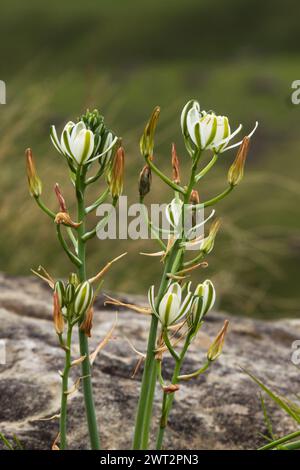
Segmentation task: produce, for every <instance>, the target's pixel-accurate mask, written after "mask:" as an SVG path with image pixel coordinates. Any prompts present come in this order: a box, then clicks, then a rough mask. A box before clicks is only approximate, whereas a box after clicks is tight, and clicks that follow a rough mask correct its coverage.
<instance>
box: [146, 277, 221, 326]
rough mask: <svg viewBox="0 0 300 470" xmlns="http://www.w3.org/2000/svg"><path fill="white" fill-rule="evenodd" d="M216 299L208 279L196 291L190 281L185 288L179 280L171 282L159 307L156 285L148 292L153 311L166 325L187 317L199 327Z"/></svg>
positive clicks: (190, 322) (189, 321) (188, 320)
mask: <svg viewBox="0 0 300 470" xmlns="http://www.w3.org/2000/svg"><path fill="white" fill-rule="evenodd" d="M215 299H216V294H215V288H214V286H213V283H212V282H211V281H210V280H208V279H207V280H206V281H204V282H203V283H202V284H198V285H197V287H196V289H195V290H194V292H192V291H191V283H190V282H189V283H188V284H187V285H186V286H184V288H182V287H181V286H180V284H179V283H178V282H173V283H170V285H169V287H168V289H167V290H166V292H165V294H164V296H163V298H162V299H161V301H160V303H159V306H158V309H156V307H155V294H154V286H151V287H150V289H149V292H148V300H149V304H150V308H151V311H152V312H153V313H154V314H155V315H156V316H157V318H158V319H159V321H160V322H161V324H162V325H163V326H164V327H168V326H171V325H174V324H175V323H176V322H177V321H178V320H182V319H184V317H186V320H187V322H188V323H189V324H190V325H191V326H192V325H193V327H194V328H197V326H198V325H199V324H200V322H201V321H202V319H203V318H204V315H205V314H206V313H207V312H208V311H209V310H210V309H211V308H212V307H213V305H214V303H215Z"/></svg>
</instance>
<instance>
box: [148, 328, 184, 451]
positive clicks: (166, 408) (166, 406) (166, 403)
mask: <svg viewBox="0 0 300 470" xmlns="http://www.w3.org/2000/svg"><path fill="white" fill-rule="evenodd" d="M190 341H191V334H188V336H187V337H186V340H185V343H184V346H183V348H182V350H181V352H180V355H179V356H178V357H177V358H176V360H175V368H174V372H173V376H172V380H171V383H172V384H173V385H175V384H177V383H178V377H179V374H180V370H181V366H182V363H183V360H184V357H185V354H186V352H187V350H188V347H189V345H190ZM174 395H175V393H172V394H171V395H170V394H166V392H164V394H163V402H162V411H161V418H160V424H159V429H158V433H157V439H156V450H161V448H162V444H163V439H164V434H165V429H166V427H167V424H168V417H169V414H170V411H171V408H172V405H173V401H174Z"/></svg>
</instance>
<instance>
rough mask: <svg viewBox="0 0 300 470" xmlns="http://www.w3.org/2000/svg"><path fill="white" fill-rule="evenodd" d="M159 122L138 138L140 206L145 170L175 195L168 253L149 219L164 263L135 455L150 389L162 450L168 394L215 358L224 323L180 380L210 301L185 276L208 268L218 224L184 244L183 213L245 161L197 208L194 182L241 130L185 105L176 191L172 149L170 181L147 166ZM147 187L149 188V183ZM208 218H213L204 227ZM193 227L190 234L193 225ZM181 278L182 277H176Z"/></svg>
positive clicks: (146, 427) (145, 436)
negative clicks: (168, 361)
mask: <svg viewBox="0 0 300 470" xmlns="http://www.w3.org/2000/svg"><path fill="white" fill-rule="evenodd" d="M154 116H155V118H156V119H155V125H152V126H151V123H153V117H154ZM157 117H158V116H157V114H156V113H155V111H154V113H153V114H152V117H151V118H150V121H149V123H148V124H147V125H146V128H145V131H144V134H143V137H142V139H141V154H142V156H143V157H144V158H145V160H146V167H144V169H143V170H142V173H141V176H140V184H139V192H140V200H141V201H143V199H144V196H145V195H146V194H147V193H148V192H149V190H150V186H147V185H146V184H145V183H144V179H145V176H147V172H149V169H150V170H152V172H153V173H154V174H156V175H157V176H158V177H159V178H160V179H161V180H162V181H163V182H164V183H165V184H167V185H168V186H169V187H170V188H172V189H173V190H174V192H175V198H174V199H173V201H172V202H171V203H170V204H169V205H168V206H167V210H166V217H167V219H168V221H169V222H170V225H171V226H172V228H171V230H170V235H169V242H168V245H167V246H164V244H163V242H162V240H161V238H160V236H159V233H160V232H159V230H155V228H154V227H153V225H152V223H151V220H149V221H148V224H149V227H150V229H151V230H152V231H153V230H154V231H155V232H156V239H157V241H158V242H159V244H160V246H161V247H163V250H164V251H163V253H164V254H163V257H162V260H163V263H164V270H163V273H162V277H161V281H160V286H159V290H158V293H157V296H156V297H155V294H154V286H152V287H151V288H150V290H149V304H150V308H151V311H152V315H151V324H150V331H149V337H148V346H147V354H146V359H145V366H144V372H143V378H142V385H141V393H140V398H139V403H138V409H137V416H136V427H135V434H134V440H133V448H134V449H148V446H149V433H150V428H151V421H152V411H153V400H154V393H155V386H156V383H157V382H159V383H160V385H161V387H162V390H163V397H162V410H161V419H160V425H159V429H158V433H157V440H156V448H157V449H161V448H162V446H163V438H164V433H165V429H166V426H167V422H168V417H169V414H170V412H171V409H172V404H173V401H174V395H175V393H176V391H177V390H178V388H179V385H178V382H179V381H180V380H190V379H192V378H194V377H197V376H198V375H200V374H201V373H204V372H205V371H206V370H207V369H208V367H209V365H210V363H211V362H212V361H213V360H215V359H217V357H218V356H219V355H220V354H221V351H222V347H223V343H224V337H225V333H226V329H227V323H226V324H225V325H224V327H223V329H222V330H221V332H220V333H219V335H218V336H217V338H216V340H215V342H214V343H213V344H212V346H211V348H210V350H209V351H208V356H207V359H206V362H205V364H204V366H201V367H200V368H199V369H198V370H197V371H196V372H194V373H191V374H186V375H184V376H181V375H180V371H181V367H182V364H183V362H184V358H185V355H186V353H187V351H188V348H189V346H190V344H191V342H192V341H193V339H194V338H195V336H196V335H197V333H198V331H199V329H200V328H201V326H202V324H203V321H204V317H205V315H206V314H207V312H208V311H209V310H210V309H211V308H212V307H213V304H214V301H215V290H214V287H213V284H212V283H211V281H209V280H206V281H205V282H204V283H203V284H199V285H198V286H197V288H196V289H195V291H194V292H193V291H191V283H186V282H185V278H186V274H188V273H189V272H190V271H193V270H195V269H196V268H198V267H200V266H201V267H205V265H207V263H205V262H203V261H202V259H203V257H204V256H206V255H207V254H209V253H210V252H211V251H212V249H213V247H214V242H215V238H216V234H217V232H218V229H219V226H220V222H219V221H218V220H217V221H215V222H214V223H213V225H212V227H211V230H210V233H209V235H208V236H207V237H206V238H204V239H202V238H201V237H199V238H197V237H196V238H194V239H192V240H190V239H189V237H188V234H187V233H186V231H185V218H186V207H187V206H188V205H190V207H191V211H192V214H193V217H194V213H195V210H197V209H198V208H200V207H201V208H205V207H209V206H213V205H215V204H216V203H217V202H219V201H220V200H222V199H223V198H225V197H226V196H227V195H228V194H229V193H230V192H231V191H232V190H233V188H234V187H235V186H236V180H237V179H239V180H240V179H241V175H242V172H243V167H244V160H245V154H246V151H243V150H241V149H240V150H239V153H238V155H239V156H238V157H237V159H236V161H235V163H234V164H233V169H231V170H230V172H229V176H228V181H229V186H228V188H226V189H225V190H224V191H223V192H222V193H220V194H218V195H216V196H214V197H212V198H211V199H209V200H207V201H203V202H201V203H200V202H199V195H198V192H197V190H196V185H197V182H198V181H199V180H200V179H202V178H203V177H204V176H205V175H206V174H207V173H208V172H209V171H210V170H211V169H212V168H213V166H214V165H215V163H216V162H217V160H218V156H219V154H221V153H223V152H225V151H226V150H229V149H230V148H234V147H236V146H238V145H240V144H241V143H240V142H239V143H237V144H231V145H230V146H229V145H228V144H229V141H231V140H232V139H233V137H234V136H235V135H236V134H237V133H238V132H239V131H240V129H241V126H239V127H238V128H237V129H236V131H234V132H231V130H230V125H229V120H228V118H227V117H226V116H216V115H214V114H213V113H206V112H205V111H202V112H200V106H199V104H198V103H197V102H195V101H190V102H189V103H187V105H186V106H185V107H184V109H183V112H182V115H181V128H182V133H183V138H184V142H185V145H186V149H187V152H188V153H189V155H190V156H191V161H192V165H191V171H190V175H189V180H188V183H187V185H186V186H181V176H180V173H179V160H178V156H177V153H176V149H175V146H174V144H173V146H172V159H171V160H172V172H173V175H172V179H170V178H169V177H168V176H166V175H165V174H164V173H163V172H162V171H161V170H159V168H158V167H157V166H156V165H155V164H154V163H153V150H154V130H155V127H156V123H157ZM256 127H257V124H256V125H255V128H254V130H253V131H252V132H251V133H250V134H249V136H247V137H246V138H245V139H244V140H243V141H242V145H243V146H244V147H245V142H247V143H248V142H249V139H250V137H251V135H252V134H253V132H254V131H255V129H256ZM149 129H151V132H149ZM204 151H211V152H212V157H211V159H210V162H209V163H208V164H207V165H206V166H205V167H204V168H203V169H202V170H199V168H198V167H199V162H200V160H201V157H202V154H203V152H204ZM241 155H242V156H241ZM230 175H233V177H234V178H235V180H234V182H233V181H232V178H231V177H230ZM236 175H237V176H236ZM146 182H148V180H147V179H146ZM144 188H146V189H144ZM213 214H214V211H213V212H212V214H211V215H210V216H209V217H208V218H207V220H208V219H209V218H210V217H211V216H212V215H213ZM180 222H181V228H180V229H179V233H177V232H176V229H177V226H178V225H179V223H180ZM204 222H205V221H204ZM192 223H193V227H194V228H195V219H194V218H193V222H192ZM200 225H201V224H200ZM174 234H175V235H174ZM173 238H174V239H173ZM171 241H172V243H171ZM191 246H194V248H198V249H199V251H198V254H197V255H196V257H194V258H193V259H192V260H189V261H188V260H186V259H185V257H186V255H187V250H188V249H189V247H191ZM182 274H184V275H183V276H182ZM178 283H179V284H178ZM178 325H179V326H178ZM177 326H178V328H177ZM159 327H160V333H159ZM171 328H175V331H177V333H178V332H179V330H182V329H183V332H181V333H180V337H179V338H176V337H174V338H173V336H170V331H171V330H170V329H171ZM176 328H177V330H176ZM181 341H183V346H182V348H181V350H180V352H177V349H178V347H179V346H180V342H181ZM166 352H169V354H170V355H171V356H172V357H173V360H174V369H173V375H172V379H171V383H170V384H169V385H166V384H165V381H164V379H163V372H162V365H163V357H164V354H165V353H166Z"/></svg>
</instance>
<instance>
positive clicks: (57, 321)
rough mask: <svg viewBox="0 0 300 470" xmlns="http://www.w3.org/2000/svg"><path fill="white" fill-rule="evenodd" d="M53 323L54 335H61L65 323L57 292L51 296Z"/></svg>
mask: <svg viewBox="0 0 300 470" xmlns="http://www.w3.org/2000/svg"><path fill="white" fill-rule="evenodd" d="M53 323H54V328H55V331H56V333H57V334H58V335H61V334H62V333H63V331H64V326H65V322H64V317H63V315H62V311H61V308H60V305H59V299H58V293H57V292H54V294H53Z"/></svg>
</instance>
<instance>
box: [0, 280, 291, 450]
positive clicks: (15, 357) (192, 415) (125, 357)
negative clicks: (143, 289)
mask: <svg viewBox="0 0 300 470" xmlns="http://www.w3.org/2000/svg"><path fill="white" fill-rule="evenodd" d="M135 300H136V299H132V298H131V299H130V301H131V302H132V301H135ZM139 301H141V299H139ZM51 304H52V300H51V292H50V289H49V288H48V287H47V286H44V285H43V284H42V283H41V282H39V281H38V280H35V279H33V278H9V277H6V276H4V275H2V276H1V277H0V324H1V329H0V338H1V339H2V340H4V341H5V345H6V363H5V364H0V397H1V407H0V432H2V433H4V434H5V435H6V436H7V437H11V436H12V435H13V434H14V433H15V434H16V435H17V436H18V437H19V439H20V440H21V442H22V444H23V445H24V447H25V448H26V449H49V448H51V444H52V442H53V440H54V439H55V437H56V435H57V432H58V421H57V419H54V420H50V421H49V420H48V421H43V419H44V418H49V417H51V416H53V415H55V414H57V413H58V412H59V396H60V377H59V375H58V370H59V369H61V368H62V367H63V351H62V350H61V349H60V348H59V347H58V343H57V338H56V335H55V333H54V330H53V325H52V320H51V318H52V308H51ZM224 318H229V320H230V331H229V334H228V337H227V340H226V345H225V348H224V353H223V354H222V356H221V357H220V358H219V360H218V361H216V362H215V363H214V364H213V366H212V367H211V369H210V370H209V371H208V372H207V373H206V374H205V375H202V376H201V377H199V378H198V379H195V380H193V381H190V382H188V383H184V384H182V385H181V386H180V390H179V391H178V392H176V397H175V405H174V408H173V410H172V413H171V416H170V420H169V429H168V432H167V434H166V440H165V448H168V449H253V448H256V447H257V446H258V445H259V444H262V443H263V442H265V441H264V440H263V438H262V437H261V436H260V434H259V433H266V429H265V424H264V419H263V413H262V410H261V405H260V400H259V390H258V387H257V386H256V385H255V384H253V383H252V381H251V380H250V379H249V378H248V377H247V376H246V375H245V373H244V372H243V371H242V370H241V368H240V367H244V368H247V369H248V370H251V371H252V372H253V373H254V374H256V375H257V376H259V377H260V378H261V379H262V380H263V381H265V382H266V383H268V384H269V385H270V386H272V387H273V388H274V387H275V388H277V390H279V391H280V392H281V393H283V394H286V395H289V396H290V397H292V396H293V394H294V393H299V371H298V369H297V368H296V367H295V366H294V365H293V364H292V362H291V344H292V342H293V341H294V340H295V339H300V321H298V320H282V321H276V322H263V321H253V320H251V319H243V318H238V317H232V318H230V316H228V315H226V316H225V315H224V314H223V313H210V314H209V316H208V317H207V321H206V323H205V325H204V326H203V328H202V330H201V332H200V334H199V336H198V338H197V340H196V341H195V342H194V343H193V345H192V348H191V350H190V352H189V354H188V357H187V360H186V362H185V366H184V372H191V371H193V370H195V369H196V368H198V367H199V365H201V362H203V360H204V357H205V352H206V350H207V347H208V345H209V343H210V340H211V339H212V338H213V337H214V336H215V335H216V333H217V332H218V330H219V328H220V326H221V325H222V323H223V321H224ZM114 322H115V311H114V310H112V309H109V308H103V299H102V300H101V298H100V300H99V301H98V303H97V309H96V312H95V318H94V328H93V336H92V338H91V343H90V344H91V350H93V349H94V348H95V346H96V345H97V344H98V343H99V342H100V341H101V339H103V337H104V336H105V334H106V333H107V332H108V331H109V330H110V328H111V327H112V324H113V323H114ZM148 324H149V318H147V317H145V316H142V315H139V314H135V313H133V312H129V311H125V310H123V311H121V312H120V314H119V317H118V324H117V327H116V329H115V332H114V337H113V340H112V341H111V342H110V343H109V344H108V345H107V346H106V348H105V349H103V350H102V351H101V353H100V354H99V356H98V357H97V359H96V361H95V364H94V376H93V377H94V388H95V400H96V406H97V413H98V420H99V424H100V428H101V434H102V445H103V448H105V449H128V448H130V445H131V444H130V443H131V437H132V430H133V425H134V417H135V409H136V405H137V399H138V394H139V388H140V379H141V371H139V373H138V374H137V375H136V377H135V378H134V379H133V378H131V375H132V371H133V369H134V367H135V365H136V362H137V356H136V354H135V353H134V352H133V351H132V349H131V347H130V346H129V343H128V341H127V340H126V338H129V339H130V340H131V341H132V343H133V344H134V346H135V347H136V348H137V349H138V350H140V351H145V346H146V338H147V331H148ZM75 336H76V330H75ZM76 354H77V352H76V351H74V357H78V356H76ZM164 365H165V370H166V372H167V374H168V373H170V370H171V366H172V359H170V358H166V360H165V361H164ZM79 374H80V370H79V368H73V376H72V378H73V380H74V381H75V380H76V378H78V376H79ZM156 397H157V398H156V403H155V414H156V417H158V415H159V404H160V399H161V391H160V389H159V388H158V389H157V393H156ZM267 404H268V409H269V410H270V415H271V416H272V420H273V425H274V431H275V432H276V434H278V435H280V434H281V433H282V432H287V431H293V430H295V424H294V423H293V422H292V421H291V419H289V418H288V417H286V415H284V414H283V412H281V411H279V410H278V409H277V408H276V407H275V406H274V405H273V404H272V403H271V402H269V401H268V402H267ZM69 416H70V419H69V426H70V428H69V429H70V432H69V442H70V447H71V448H88V438H87V432H86V425H85V417H84V408H83V405H82V394H81V390H80V389H79V391H78V392H76V393H75V394H74V395H73V396H72V397H71V399H70V403H69ZM155 424H156V422H155Z"/></svg>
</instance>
